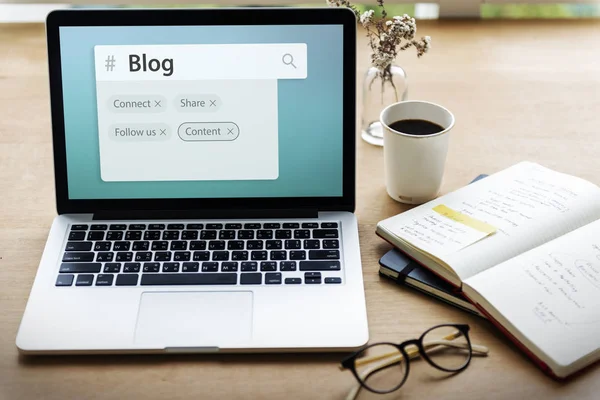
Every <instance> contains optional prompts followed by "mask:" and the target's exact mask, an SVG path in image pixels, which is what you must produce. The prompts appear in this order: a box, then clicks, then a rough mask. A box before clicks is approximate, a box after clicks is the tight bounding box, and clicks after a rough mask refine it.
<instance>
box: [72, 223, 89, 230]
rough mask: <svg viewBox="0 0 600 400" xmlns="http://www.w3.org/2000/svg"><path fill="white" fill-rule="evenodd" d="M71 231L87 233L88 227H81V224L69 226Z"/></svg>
mask: <svg viewBox="0 0 600 400" xmlns="http://www.w3.org/2000/svg"><path fill="white" fill-rule="evenodd" d="M71 230H72V231H87V230H88V226H87V225H82V224H77V225H71Z"/></svg>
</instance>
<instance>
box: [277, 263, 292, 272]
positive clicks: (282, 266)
mask: <svg viewBox="0 0 600 400" xmlns="http://www.w3.org/2000/svg"><path fill="white" fill-rule="evenodd" d="M279 270H280V271H282V272H290V271H295V270H296V261H282V262H280V263H279Z"/></svg>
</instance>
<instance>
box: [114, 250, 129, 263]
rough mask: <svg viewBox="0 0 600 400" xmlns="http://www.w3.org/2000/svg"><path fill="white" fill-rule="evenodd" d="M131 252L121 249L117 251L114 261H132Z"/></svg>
mask: <svg viewBox="0 0 600 400" xmlns="http://www.w3.org/2000/svg"><path fill="white" fill-rule="evenodd" d="M132 260H133V253H132V252H130V251H122V252H119V253H117V258H116V261H132Z"/></svg>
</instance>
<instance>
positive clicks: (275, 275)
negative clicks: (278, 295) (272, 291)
mask: <svg viewBox="0 0 600 400" xmlns="http://www.w3.org/2000/svg"><path fill="white" fill-rule="evenodd" d="M265 284H267V285H281V273H280V272H271V273H267V274H265Z"/></svg>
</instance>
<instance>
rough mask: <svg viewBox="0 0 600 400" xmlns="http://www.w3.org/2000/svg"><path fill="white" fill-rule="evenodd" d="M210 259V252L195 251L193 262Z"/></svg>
mask: <svg viewBox="0 0 600 400" xmlns="http://www.w3.org/2000/svg"><path fill="white" fill-rule="evenodd" d="M209 259H210V252H208V251H195V252H194V261H208V260H209Z"/></svg>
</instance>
